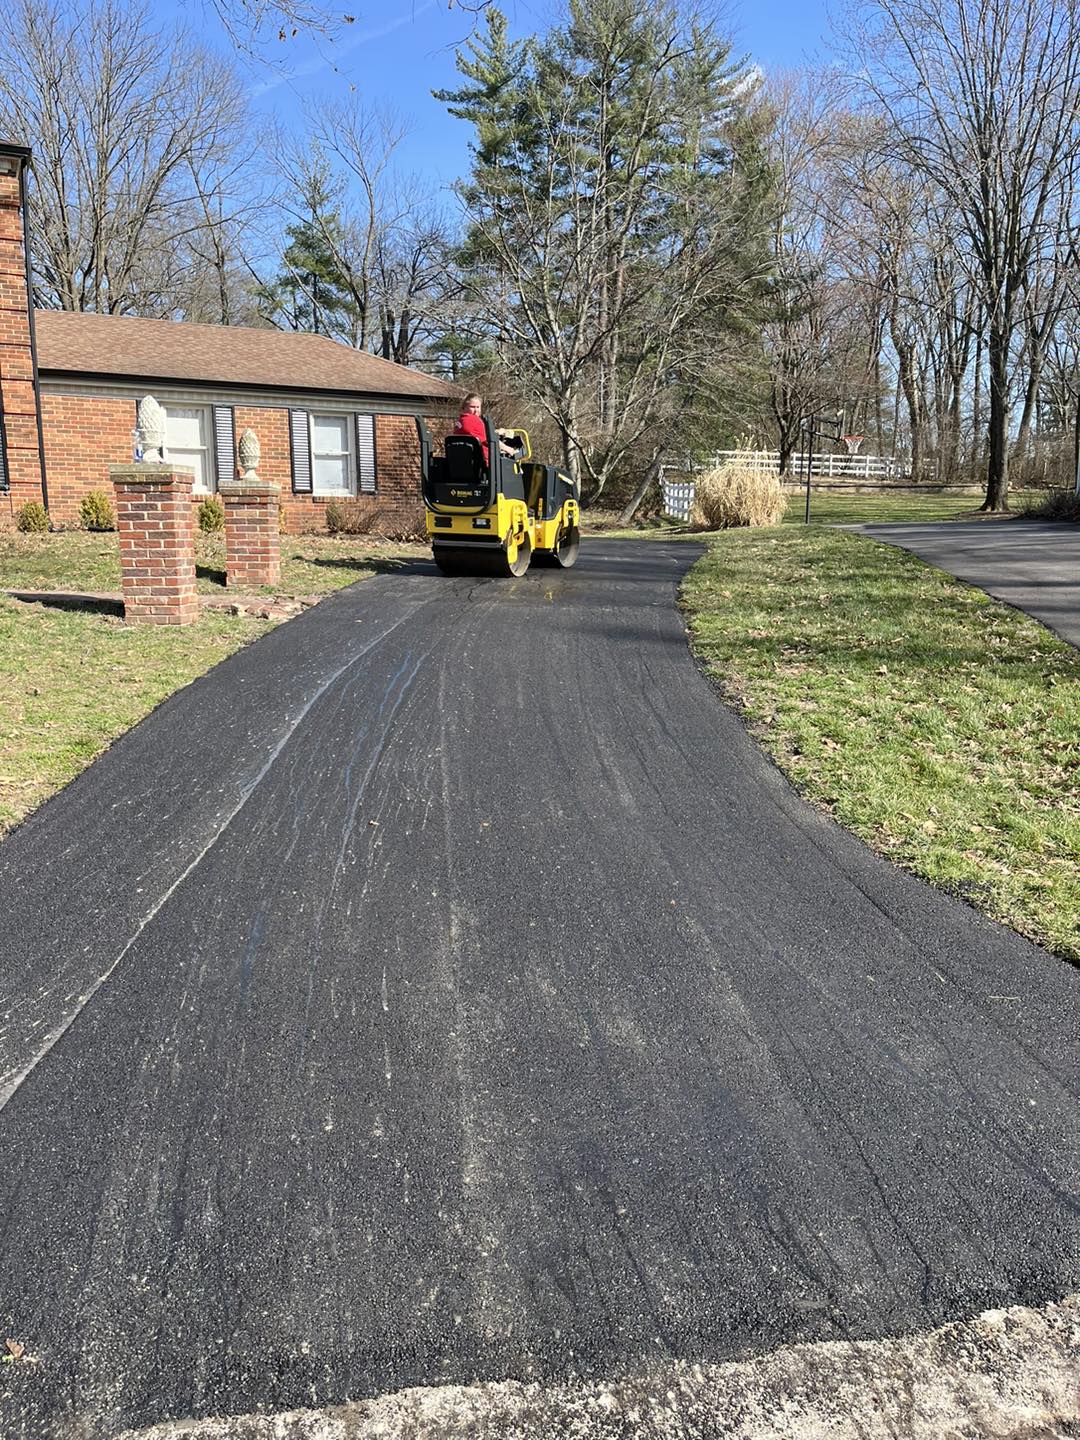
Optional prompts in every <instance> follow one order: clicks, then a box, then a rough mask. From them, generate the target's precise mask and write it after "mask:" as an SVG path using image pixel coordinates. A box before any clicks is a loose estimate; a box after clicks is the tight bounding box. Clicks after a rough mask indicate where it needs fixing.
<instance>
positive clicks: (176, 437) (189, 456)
mask: <svg viewBox="0 0 1080 1440" xmlns="http://www.w3.org/2000/svg"><path fill="white" fill-rule="evenodd" d="M164 409H165V459H166V460H172V461H173V462H174V463H175V464H177V465H190V466H191V468H192V469H193V470H194V471H195V483H194V485H193V486H192V487H191V488H192V490H193V492H194V493H195V494H196V495H209V494H210V493H211V491H213V490H215V489H216V488H217V486H216V482H215V476H214V452H213V445H212V442H211V439H210V436H211V434H212V427H211V425H210V407H209V406H205V405H166V406H165V407H164Z"/></svg>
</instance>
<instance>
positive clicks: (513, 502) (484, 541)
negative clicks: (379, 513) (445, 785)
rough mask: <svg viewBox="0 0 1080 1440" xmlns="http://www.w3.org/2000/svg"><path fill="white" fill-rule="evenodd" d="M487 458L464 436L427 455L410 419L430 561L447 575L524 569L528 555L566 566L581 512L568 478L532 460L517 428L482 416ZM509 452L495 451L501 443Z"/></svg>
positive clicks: (424, 437)
mask: <svg viewBox="0 0 1080 1440" xmlns="http://www.w3.org/2000/svg"><path fill="white" fill-rule="evenodd" d="M483 423H484V426H485V427H486V430H487V442H488V459H487V460H486V461H485V459H484V450H483V446H482V445H481V443H480V441H479V440H477V439H474V438H473V436H471V435H449V436H447V438H446V440H445V442H444V444H443V453H442V454H441V455H436V454H433V453H432V444H431V432H430V431H429V430H428V428H427V426H426V425H425V424H424V422H423V420H419V419H418V420H417V428H418V430H419V432H420V464H421V475H422V486H423V494H424V508H425V511H426V514H427V533H428V534H429V535H430V537H431V545H432V550H433V552H434V555H435V563H436V565H438V567H439V569H440V570H442V571H443V573H444V574H447V575H496V576H499V575H501V576H516V575H524V574H525V571H526V570H528V568H529V564H530V562H531V561H533V560H536V561H538V562H542V563H546V564H552V565H561V566H562V567H563V568H564V569H567V568H569V567H570V566H571V565H573V563H574V561H575V560H576V559H577V557H578V551H579V550H580V548H581V530H580V524H581V512H580V509H579V506H578V500H579V496H578V490H577V486H576V485H575V484H574V482H573V480H571V479H570V477H569V476H568V475H564V474H563V473H562V471H560V470H559V469H557V468H556V467H555V466H554V465H541V464H539V463H538V462H537V461H535V460H534V459H533V458H532V451H531V450H530V448H529V437H528V435H527V434H526V432H525V431H524V430H502V431H498V430H496V429H495V427H494V426H493V425H492V423H491V421H490V420H485V421H484V422H483ZM500 441H501V442H502V445H505V446H507V447H508V448H509V449H511V450H512V451H513V454H512V455H504V454H502V453H501V448H502V447H501V445H500Z"/></svg>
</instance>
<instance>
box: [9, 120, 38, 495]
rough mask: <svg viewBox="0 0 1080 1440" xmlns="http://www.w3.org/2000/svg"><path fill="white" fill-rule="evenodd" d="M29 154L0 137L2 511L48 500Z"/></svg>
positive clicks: (22, 148)
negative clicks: (29, 225)
mask: <svg viewBox="0 0 1080 1440" xmlns="http://www.w3.org/2000/svg"><path fill="white" fill-rule="evenodd" d="M29 154H30V152H29V151H28V150H26V149H25V148H24V147H22V146H18V145H8V144H6V143H4V142H3V141H0V445H2V446H3V455H2V456H0V461H2V462H3V463H2V464H0V477H2V478H0V487H2V488H6V489H7V490H8V494H7V495H6V496H2V498H3V499H4V501H5V503H4V505H3V508H2V510H0V515H3V516H4V517H5V519H10V516H11V515H13V514H14V513H15V512H16V511H18V510H19V509H20V507H21V506H23V505H25V504H26V502H27V501H28V500H38V501H42V502H44V501H45V500H46V495H45V486H44V475H43V471H42V466H41V429H40V425H41V418H40V416H39V414H38V397H37V389H36V386H35V384H34V378H35V377H34V332H33V315H32V312H31V309H30V286H29V282H28V280H27V252H26V238H25V230H24V223H25V211H24V204H23V201H24V178H23V171H24V167H25V164H26V162H27V160H28V158H29Z"/></svg>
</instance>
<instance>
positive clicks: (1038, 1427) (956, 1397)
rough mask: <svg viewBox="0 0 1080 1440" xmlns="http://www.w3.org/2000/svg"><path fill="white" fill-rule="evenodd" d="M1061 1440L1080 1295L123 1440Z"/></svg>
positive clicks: (198, 1424) (1077, 1346)
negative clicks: (761, 1347)
mask: <svg viewBox="0 0 1080 1440" xmlns="http://www.w3.org/2000/svg"><path fill="white" fill-rule="evenodd" d="M453 1436H461V1437H464V1436H468V1437H469V1440H511V1437H512V1440H550V1437H554V1436H566V1437H571V1436H573V1437H575V1440H615V1437H616V1436H619V1437H629V1436H634V1437H642V1440H644V1437H655V1440H675V1437H687V1436H694V1437H698V1440H713V1437H715V1440H720V1437H723V1440H1066V1437H1076V1436H1080V1295H1071V1296H1068V1297H1067V1298H1066V1299H1064V1300H1063V1301H1062V1302H1061V1303H1060V1304H1057V1305H1047V1306H1045V1307H1044V1308H1043V1309H1041V1310H1032V1309H1026V1308H1024V1307H1022V1306H1014V1307H1012V1308H1010V1309H1008V1310H987V1311H985V1312H984V1313H983V1314H982V1315H979V1316H977V1317H976V1318H975V1319H974V1320H966V1321H958V1322H956V1323H954V1324H951V1325H945V1326H943V1327H942V1328H941V1329H940V1330H931V1331H928V1332H926V1333H924V1334H921V1335H911V1336H907V1337H905V1338H903V1339H898V1340H856V1341H852V1342H850V1343H846V1342H843V1341H830V1342H827V1343H823V1344H814V1345H793V1346H789V1347H786V1348H784V1349H781V1350H778V1351H776V1352H775V1353H774V1354H771V1355H763V1356H758V1357H756V1358H754V1359H750V1360H744V1361H737V1362H733V1363H730V1364H724V1365H681V1366H671V1367H666V1368H665V1367H657V1368H655V1369H650V1370H649V1371H647V1372H643V1373H641V1374H636V1375H635V1374H628V1375H625V1376H622V1377H620V1378H619V1379H617V1380H611V1381H606V1382H600V1381H593V1382H588V1383H580V1384H565V1385H538V1384H531V1383H530V1384H522V1383H520V1382H517V1381H505V1382H499V1383H492V1384H478V1385H467V1386H460V1385H448V1386H440V1387H437V1388H417V1389H411V1390H402V1391H400V1392H398V1393H397V1394H393V1395H382V1396H379V1397H378V1398H377V1399H374V1400H365V1401H360V1402H357V1403H355V1404H352V1405H346V1406H343V1407H340V1408H335V1409H326V1410H295V1411H290V1412H288V1413H285V1414H279V1415H272V1416H271V1415H249V1416H240V1417H234V1418H230V1419H219V1420H199V1421H190V1422H179V1423H176V1422H173V1423H169V1424H165V1425H155V1426H153V1427H152V1428H151V1429H149V1430H141V1431H139V1432H137V1433H136V1432H134V1431H125V1433H124V1434H123V1435H122V1436H119V1437H117V1440H376V1437H380V1440H449V1437H453Z"/></svg>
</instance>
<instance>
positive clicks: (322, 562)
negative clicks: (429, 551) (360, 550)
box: [289, 555, 425, 575]
mask: <svg viewBox="0 0 1080 1440" xmlns="http://www.w3.org/2000/svg"><path fill="white" fill-rule="evenodd" d="M424 558H425V557H424V556H422V555H417V556H416V557H415V558H413V557H411V556H410V557H409V558H405V557H403V556H401V557H389V556H388V557H386V558H385V559H378V558H375V557H372V558H370V559H362V558H360V557H359V556H347V555H342V556H340V557H339V556H336V555H335V556H330V557H326V556H322V555H290V556H289V559H290V560H295V561H299V562H300V563H301V564H303V565H319V566H322V567H323V568H324V569H327V570H362V571H363V572H364V573H365V574H368V573H369V572H371V571H374V572H375V574H376V575H390V574H393V573H394V572H396V571H399V570H404V569H406V568H407V567H408V566H410V565H415V564H416V563H417V562H418V561H423V559H424Z"/></svg>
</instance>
